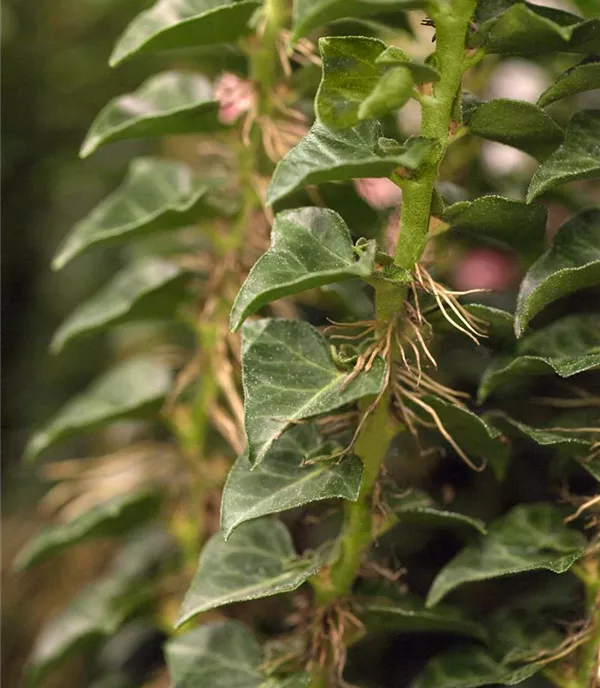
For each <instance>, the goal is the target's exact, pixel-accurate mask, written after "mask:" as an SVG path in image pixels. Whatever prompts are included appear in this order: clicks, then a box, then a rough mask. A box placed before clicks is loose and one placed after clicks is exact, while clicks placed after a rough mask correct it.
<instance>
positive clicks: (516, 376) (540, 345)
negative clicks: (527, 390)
mask: <svg viewBox="0 0 600 688" xmlns="http://www.w3.org/2000/svg"><path fill="white" fill-rule="evenodd" d="M599 325H600V316H598V315H591V314H590V315H571V316H567V317H565V318H562V319H561V320H558V321H556V322H554V323H552V324H551V325H548V326H547V327H544V328H542V329H541V330H538V331H537V332H535V333H534V334H532V335H530V336H529V337H527V338H525V339H524V340H523V341H522V342H521V343H520V344H519V346H518V347H517V355H516V356H507V357H502V358H500V359H498V360H497V361H495V362H494V363H493V364H492V365H491V366H490V367H489V368H488V369H487V370H486V372H485V374H484V376H483V378H482V380H481V384H480V387H479V392H478V399H479V401H483V400H485V399H486V398H487V397H488V396H489V395H490V394H491V393H492V392H493V391H494V390H496V389H497V388H498V387H500V386H503V385H506V384H508V383H511V382H517V383H518V382H521V381H523V379H524V378H526V377H528V376H538V375H539V376H542V375H551V374H552V373H556V374H557V375H560V376H561V377H571V376H572V375H577V374H578V373H583V372H585V371H586V370H594V369H597V368H598V367H599V366H600V327H599Z"/></svg>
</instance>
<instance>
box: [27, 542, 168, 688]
mask: <svg viewBox="0 0 600 688" xmlns="http://www.w3.org/2000/svg"><path fill="white" fill-rule="evenodd" d="M172 550H173V541H172V539H171V538H170V536H168V535H167V534H166V533H165V532H164V531H158V530H155V529H148V530H146V531H144V532H143V533H141V534H140V533H136V535H135V536H134V537H133V538H132V539H131V541H129V542H128V543H127V544H126V545H125V546H124V547H123V549H122V550H121V551H120V552H119V555H118V556H117V558H116V559H115V561H114V562H113V564H112V565H111V567H110V569H109V571H108V573H107V574H106V576H105V577H104V578H102V579H101V580H100V581H98V582H96V583H93V584H92V585H90V586H88V587H87V588H85V589H84V590H83V591H82V592H81V593H79V594H78V595H77V596H76V597H75V598H74V599H73V600H71V602H70V603H69V605H68V606H67V608H66V609H65V610H64V611H63V612H61V613H60V614H58V616H56V617H55V618H53V619H51V620H50V622H49V623H48V624H46V626H44V628H43V630H42V632H41V634H40V635H39V636H38V638H37V640H36V642H35V645H34V647H33V650H32V653H31V655H30V657H29V660H28V662H27V666H26V669H25V677H26V685H27V686H28V687H31V688H32V687H33V686H35V685H37V683H38V682H39V680H40V679H41V678H42V677H43V676H44V675H45V673H46V672H47V670H48V669H50V668H51V667H52V666H54V665H55V664H58V663H59V662H60V661H61V660H63V659H65V658H67V657H69V656H71V655H72V654H74V653H76V652H79V651H82V650H84V649H85V648H86V647H88V646H89V645H93V644H96V643H98V642H99V641H101V640H103V639H105V638H109V637H111V636H113V635H114V634H115V633H116V631H117V630H118V628H119V627H120V626H121V625H122V624H123V622H124V621H125V620H126V619H127V617H128V616H130V614H132V612H134V611H135V610H136V609H138V608H140V607H141V606H143V605H144V604H146V603H147V602H148V600H149V599H150V598H151V592H152V588H151V585H150V579H151V576H152V574H153V572H154V570H155V569H156V567H157V565H160V564H161V563H162V562H163V561H164V560H165V559H166V558H167V557H168V556H171V555H172Z"/></svg>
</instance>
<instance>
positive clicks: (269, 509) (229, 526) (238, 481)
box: [221, 424, 363, 539]
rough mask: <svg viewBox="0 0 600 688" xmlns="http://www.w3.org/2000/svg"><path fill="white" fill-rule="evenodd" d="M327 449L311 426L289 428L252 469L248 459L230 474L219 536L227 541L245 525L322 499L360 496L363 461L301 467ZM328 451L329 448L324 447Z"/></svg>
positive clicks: (346, 459)
mask: <svg viewBox="0 0 600 688" xmlns="http://www.w3.org/2000/svg"><path fill="white" fill-rule="evenodd" d="M323 446H324V440H323V438H322V437H321V436H320V435H319V433H318V431H317V430H316V428H315V427H314V426H313V425H309V424H306V425H299V426H297V427H295V428H291V429H290V430H288V431H287V432H286V433H284V435H283V436H282V437H280V438H279V439H278V440H277V441H276V442H275V443H274V444H273V446H272V447H271V449H270V450H269V451H268V452H267V454H266V456H265V458H264V460H263V462H262V463H261V464H260V465H259V466H257V467H256V468H255V469H254V470H252V466H251V465H250V462H249V461H248V458H247V457H246V456H245V455H242V456H240V457H239V458H238V459H237V461H236V462H235V464H234V465H233V468H232V469H231V471H230V472H229V476H228V478H227V482H226V483H225V488H224V491H223V499H222V502H221V532H222V533H223V537H224V538H225V539H227V538H228V537H229V536H230V535H231V532H232V531H233V529H234V528H237V526H239V525H240V524H241V523H244V521H248V520H250V519H253V518H258V517H260V516H267V515H269V514H274V513H277V512H279V511H285V510H286V509H293V508H295V507H298V506H302V505H304V504H309V503H310V502H314V501H317V500H320V499H334V498H339V499H350V500H352V501H355V500H356V499H357V498H358V493H359V490H360V484H361V480H362V474H363V466H362V462H361V460H360V459H359V458H358V457H357V456H347V457H344V458H343V459H342V460H341V461H334V462H332V461H326V460H318V461H316V462H315V463H313V464H311V465H307V466H305V465H303V462H304V461H305V460H307V459H310V458H312V457H314V456H316V454H317V453H318V452H319V450H320V449H321V448H323ZM325 450H326V447H325Z"/></svg>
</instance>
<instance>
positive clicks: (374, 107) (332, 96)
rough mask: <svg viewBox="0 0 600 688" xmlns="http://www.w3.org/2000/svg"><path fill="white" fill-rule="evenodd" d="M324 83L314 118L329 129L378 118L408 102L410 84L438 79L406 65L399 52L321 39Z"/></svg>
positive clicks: (373, 41)
mask: <svg viewBox="0 0 600 688" xmlns="http://www.w3.org/2000/svg"><path fill="white" fill-rule="evenodd" d="M319 50H320V52H321V58H322V60H323V78H322V81H321V85H320V86H319V90H318V92H317V96H316V100H315V110H316V113H317V117H318V118H319V120H320V121H321V123H322V124H324V125H325V126H326V127H329V128H331V129H347V128H348V127H352V126H354V125H355V124H357V123H358V122H359V121H360V120H364V119H374V118H377V117H382V116H383V115H385V114H387V113H388V112H390V111H391V110H396V109H398V108H400V107H402V105H404V103H406V101H407V100H408V99H409V98H410V96H411V93H412V87H413V84H414V83H422V82H423V81H437V80H438V79H439V73H438V72H437V70H435V69H434V68H432V67H429V66H428V65H424V64H418V63H411V62H410V60H409V59H408V57H407V56H406V55H405V54H404V53H403V52H402V51H401V50H399V49H398V48H394V47H391V48H388V47H387V46H386V44H385V43H384V42H383V41H380V40H379V39H377V38H367V37H365V36H332V37H328V38H321V39H320V41H319Z"/></svg>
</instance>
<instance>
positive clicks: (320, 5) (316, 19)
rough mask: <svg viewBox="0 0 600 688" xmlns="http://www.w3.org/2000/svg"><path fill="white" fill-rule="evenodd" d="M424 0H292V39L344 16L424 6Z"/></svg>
mask: <svg viewBox="0 0 600 688" xmlns="http://www.w3.org/2000/svg"><path fill="white" fill-rule="evenodd" d="M425 5H426V0H294V24H293V32H292V39H291V40H292V41H297V40H298V39H299V38H301V37H302V36H306V35H307V34H309V33H310V32H311V31H312V30H313V29H316V28H320V27H322V26H323V25H324V24H327V23H328V22H332V21H335V20H336V19H343V18H345V17H352V18H356V17H367V16H370V15H375V14H378V13H383V12H399V11H401V10H405V9H416V8H419V7H424V6H425Z"/></svg>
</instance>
